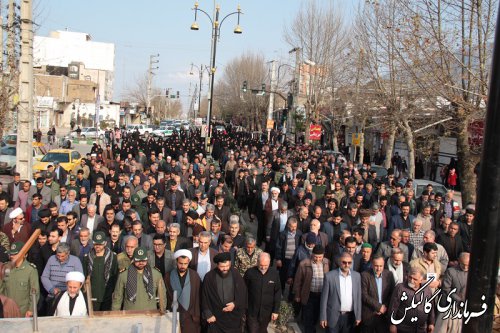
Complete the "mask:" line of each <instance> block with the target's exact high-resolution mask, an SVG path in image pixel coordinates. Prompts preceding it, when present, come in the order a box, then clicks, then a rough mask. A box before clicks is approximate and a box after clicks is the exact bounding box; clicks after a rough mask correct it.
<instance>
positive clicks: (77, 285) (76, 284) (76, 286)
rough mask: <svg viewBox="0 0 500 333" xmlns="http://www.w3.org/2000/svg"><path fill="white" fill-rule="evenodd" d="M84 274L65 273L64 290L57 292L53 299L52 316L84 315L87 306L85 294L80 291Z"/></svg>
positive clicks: (75, 272) (86, 311) (86, 312)
mask: <svg viewBox="0 0 500 333" xmlns="http://www.w3.org/2000/svg"><path fill="white" fill-rule="evenodd" d="M84 281H85V276H84V275H83V274H82V273H81V272H77V271H74V272H69V273H67V274H66V287H67V289H66V291H65V292H63V293H59V294H58V296H56V298H55V299H54V310H55V311H54V316H57V317H69V316H71V317H86V316H87V315H88V308H87V303H86V299H85V296H84V295H83V293H82V292H81V290H80V289H81V288H82V285H83V282H84Z"/></svg>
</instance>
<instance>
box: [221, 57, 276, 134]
mask: <svg viewBox="0 0 500 333" xmlns="http://www.w3.org/2000/svg"><path fill="white" fill-rule="evenodd" d="M267 74H268V72H267V69H266V64H265V61H264V57H263V56H262V55H258V54H254V53H246V54H243V55H241V56H239V57H238V58H234V59H233V60H231V61H230V62H229V63H228V64H227V66H226V67H225V69H224V73H223V75H222V78H221V80H220V81H219V82H218V84H217V86H216V89H215V104H214V108H215V114H216V115H218V116H220V117H221V118H223V119H227V120H229V119H230V120H232V121H233V122H234V123H235V124H237V125H243V126H245V127H247V128H248V129H251V130H258V131H261V130H262V128H263V125H264V121H265V119H266V111H267V105H268V97H267V95H264V96H261V95H257V94H256V93H255V92H257V91H259V90H262V84H265V83H266V81H267V80H268V75H267ZM244 81H246V82H247V86H248V88H247V91H246V92H243V91H242V85H243V82H244ZM252 90H254V92H253V93H252Z"/></svg>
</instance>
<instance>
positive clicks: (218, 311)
mask: <svg viewBox="0 0 500 333" xmlns="http://www.w3.org/2000/svg"><path fill="white" fill-rule="evenodd" d="M214 262H215V264H216V265H217V267H216V268H215V269H213V270H211V271H210V272H208V273H207V274H206V275H205V278H204V280H203V287H202V291H201V310H202V316H203V319H204V320H206V322H207V323H208V331H207V332H208V333H240V332H241V327H242V322H241V319H242V317H243V315H244V314H245V312H246V309H247V287H246V285H245V281H244V280H243V278H242V277H241V275H240V274H239V273H238V271H237V270H236V269H235V268H232V267H231V254H230V253H229V252H223V253H219V254H217V255H216V256H215V257H214Z"/></svg>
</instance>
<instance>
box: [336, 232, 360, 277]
mask: <svg viewBox="0 0 500 333" xmlns="http://www.w3.org/2000/svg"><path fill="white" fill-rule="evenodd" d="M344 242H345V246H344V249H343V252H342V253H346V252H347V253H349V254H350V255H351V257H352V260H351V267H350V268H351V270H353V271H356V272H358V271H359V267H360V266H361V254H359V253H356V249H357V247H358V246H357V242H356V238H354V237H353V236H350V237H347V238H346V239H345V241H344ZM342 253H339V254H338V255H337V256H334V257H333V258H332V260H333V262H332V267H333V269H337V268H339V267H342V263H341V258H342Z"/></svg>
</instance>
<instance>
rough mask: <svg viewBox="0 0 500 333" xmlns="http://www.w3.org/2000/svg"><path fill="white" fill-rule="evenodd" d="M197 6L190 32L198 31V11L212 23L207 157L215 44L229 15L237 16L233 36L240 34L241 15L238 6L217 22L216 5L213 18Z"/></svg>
mask: <svg viewBox="0 0 500 333" xmlns="http://www.w3.org/2000/svg"><path fill="white" fill-rule="evenodd" d="M198 7H199V4H198V2H195V4H194V8H193V10H194V22H193V24H191V30H196V31H197V30H199V29H200V27H199V26H198V22H197V19H198V11H199V12H201V13H203V14H205V15H206V16H207V17H208V19H209V20H210V22H211V23H212V48H211V59H210V72H209V74H210V80H209V82H210V88H209V91H210V93H209V95H208V110H207V132H208V133H207V136H206V137H205V151H206V152H207V155H208V147H209V146H210V137H211V135H212V129H211V124H210V120H211V119H210V117H211V115H212V108H213V94H214V81H215V69H216V68H215V58H216V55H217V42H218V40H219V36H220V28H221V27H222V23H224V20H225V19H226V18H228V17H229V16H231V15H235V14H236V15H238V23H237V25H236V28H234V31H233V32H234V33H235V34H241V33H242V32H243V31H242V30H241V27H240V15H241V14H243V13H242V12H241V8H240V6H238V9H237V10H236V11H235V12H232V13H229V14H227V15H226V16H224V18H223V19H222V20H221V21H219V14H220V6H219V5H217V6H215V12H214V15H213V17H212V16H210V14H208V13H207V12H206V11H204V10H203V9H200V8H198Z"/></svg>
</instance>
